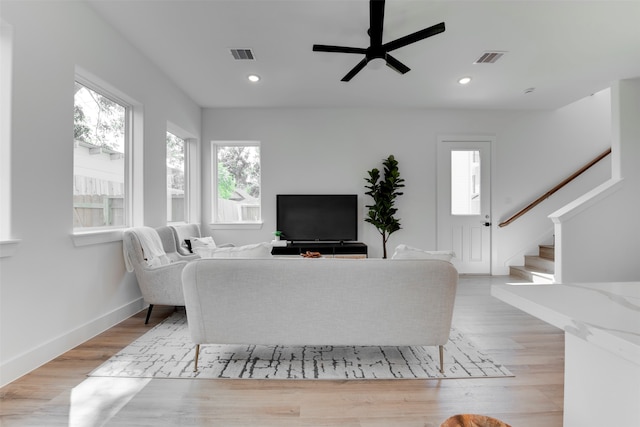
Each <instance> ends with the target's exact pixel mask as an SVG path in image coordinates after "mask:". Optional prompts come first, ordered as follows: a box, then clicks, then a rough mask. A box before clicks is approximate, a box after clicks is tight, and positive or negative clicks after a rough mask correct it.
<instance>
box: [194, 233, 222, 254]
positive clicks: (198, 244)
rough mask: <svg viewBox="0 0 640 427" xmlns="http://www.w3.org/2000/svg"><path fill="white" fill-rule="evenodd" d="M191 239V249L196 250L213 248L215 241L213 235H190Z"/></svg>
mask: <svg viewBox="0 0 640 427" xmlns="http://www.w3.org/2000/svg"><path fill="white" fill-rule="evenodd" d="M189 240H190V241H191V251H192V252H196V249H198V248H212V249H213V248H215V247H216V242H214V241H213V237H211V236H207V237H192V238H191V239H189Z"/></svg>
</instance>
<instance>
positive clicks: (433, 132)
mask: <svg viewBox="0 0 640 427" xmlns="http://www.w3.org/2000/svg"><path fill="white" fill-rule="evenodd" d="M608 95H609V91H605V92H603V93H599V94H596V95H594V96H590V97H588V98H585V99H583V100H581V101H579V102H577V103H575V104H572V105H570V106H567V107H565V108H563V109H560V110H557V111H552V112H517V111H514V112H507V111H464V110H446V111H445V110H420V109H278V108H269V109H207V110H204V113H203V131H202V134H203V138H202V141H203V176H204V177H208V176H209V175H210V171H211V167H210V155H211V153H210V144H209V143H210V141H212V140H258V141H261V142H262V206H263V219H264V226H263V227H262V229H260V230H219V229H214V230H211V229H210V228H208V227H207V226H206V225H205V231H207V232H212V234H213V235H214V236H215V237H216V241H223V242H234V243H236V244H246V243H250V242H256V241H265V240H270V239H271V236H272V235H271V233H272V232H273V231H274V230H275V221H276V219H275V213H276V212H275V195H276V194H278V193H357V194H359V195H360V207H361V212H360V213H361V217H362V218H363V220H362V221H361V223H360V228H359V239H360V240H362V241H364V242H365V243H367V244H368V245H369V254H370V256H373V257H380V256H382V246H381V243H380V237H379V235H378V233H377V231H376V230H375V229H374V228H373V226H371V225H370V224H367V223H365V222H364V214H365V207H364V205H365V204H367V203H369V202H370V200H368V197H367V196H365V195H364V184H365V181H364V177H365V175H366V171H367V170H369V169H371V168H373V167H380V163H381V161H382V159H384V158H386V157H387V156H388V155H389V154H393V155H395V157H396V158H397V159H398V161H399V168H400V173H401V175H402V177H403V178H404V179H405V180H406V188H405V189H404V193H405V194H404V195H403V196H401V197H400V198H398V203H397V205H398V208H399V212H398V217H399V218H401V224H402V227H403V229H402V230H400V231H398V232H397V233H395V234H393V235H392V236H391V239H390V241H389V248H388V249H389V250H390V251H391V252H392V251H393V249H394V248H395V246H397V245H398V244H400V243H406V244H408V245H412V246H417V247H421V248H424V249H435V244H436V205H435V204H436V191H437V186H436V145H437V136H438V135H440V134H447V135H450V134H472V135H482V134H484V135H487V134H488V135H495V137H496V146H495V147H493V157H494V163H493V169H494V170H493V190H494V191H493V194H492V205H493V206H492V210H493V215H492V218H493V219H494V226H493V237H494V248H495V249H494V253H493V259H492V266H493V274H507V273H508V265H509V264H514V262H515V263H517V261H518V257H519V258H520V263H522V261H521V259H522V257H523V255H524V254H525V253H530V252H531V251H534V250H535V244H537V243H539V242H541V241H542V240H545V239H551V238H552V235H553V224H552V223H551V221H550V220H549V219H548V218H547V215H549V214H550V213H551V212H553V211H554V210H556V209H558V208H559V207H561V206H563V205H564V204H566V203H568V202H569V201H570V200H573V199H575V198H576V197H577V196H578V195H581V194H583V193H584V192H586V191H587V190H589V189H591V188H593V187H594V186H596V185H598V184H600V183H602V182H603V181H605V180H606V179H607V178H608V177H609V176H610V161H609V159H608V158H607V159H606V160H605V161H603V162H602V164H600V165H599V166H598V167H596V168H594V169H593V170H591V171H589V172H587V173H586V174H585V175H584V176H583V177H582V178H581V179H580V180H578V181H577V182H575V183H574V184H571V185H570V186H569V187H567V188H566V189H565V190H563V191H562V192H561V193H558V194H557V195H556V196H554V197H553V198H552V199H550V200H548V201H547V202H545V203H544V204H543V205H541V206H540V207H538V208H536V209H535V210H534V211H532V212H531V213H530V214H529V215H527V216H526V217H523V218H522V219H520V220H519V221H517V222H516V223H514V224H512V225H510V226H508V227H505V228H502V229H499V228H498V227H497V224H498V222H500V221H501V220H504V219H506V218H507V217H508V216H510V215H511V214H513V213H515V212H516V211H517V210H518V209H520V208H522V207H524V206H526V205H527V204H528V203H529V202H531V201H532V199H534V198H536V197H537V196H539V195H541V194H543V193H545V192H546V191H547V190H549V189H550V188H551V187H552V186H554V185H555V184H557V183H558V182H559V181H561V180H562V179H564V178H566V177H567V176H568V175H570V174H571V173H573V172H574V171H575V170H576V169H578V168H579V167H581V166H582V165H584V164H585V163H587V162H588V161H590V160H591V159H592V158H594V157H595V156H596V155H598V154H600V153H601V152H602V151H604V150H605V149H606V148H608V147H609V146H610V143H611V137H610V129H611V123H610V122H611V118H610V100H609V96H608ZM203 186H204V191H203V222H205V223H208V221H209V220H210V218H211V212H210V205H211V198H210V194H211V188H210V182H209V180H208V179H207V178H205V179H203Z"/></svg>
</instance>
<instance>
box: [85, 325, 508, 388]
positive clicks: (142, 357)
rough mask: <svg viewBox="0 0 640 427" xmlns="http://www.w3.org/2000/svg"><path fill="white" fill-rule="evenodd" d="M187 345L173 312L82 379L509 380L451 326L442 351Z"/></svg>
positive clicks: (185, 329) (182, 327) (184, 330)
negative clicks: (197, 353) (195, 365)
mask: <svg viewBox="0 0 640 427" xmlns="http://www.w3.org/2000/svg"><path fill="white" fill-rule="evenodd" d="M194 355H195V345H194V344H193V342H192V341H191V338H190V335H189V329H188V326H187V322H186V316H185V314H184V313H183V312H176V313H174V314H172V315H171V316H170V317H168V318H167V319H166V320H164V321H163V322H162V323H160V324H158V325H157V326H155V327H154V328H153V329H151V330H150V331H149V332H147V333H146V334H144V335H143V336H142V337H140V338H139V339H137V340H136V341H134V342H133V343H131V344H130V345H129V346H127V347H125V348H124V349H123V350H122V351H120V352H119V353H117V354H116V355H114V356H113V357H111V358H110V359H109V360H107V361H106V362H105V363H103V364H102V365H101V366H99V367H98V368H97V369H96V370H94V371H93V372H91V373H90V374H89V376H95V377H129V378H224V379H230V378H235V379H240V378H243V379H323V380H345V379H354V380H363V379H416V378H421V379H429V378H431V379H439V378H480V377H481V378H487V377H505V376H513V375H512V374H511V372H509V370H507V369H506V368H505V367H504V366H502V365H500V364H499V363H496V362H495V361H493V360H492V359H491V357H489V356H487V355H486V354H484V353H483V352H482V351H481V350H479V349H477V348H476V347H475V346H474V344H473V343H472V342H470V341H469V340H467V339H466V338H465V337H464V336H463V335H462V334H461V333H460V332H459V331H457V330H455V329H452V331H451V336H450V339H449V342H448V343H447V345H445V351H444V363H445V365H444V366H445V372H444V374H443V373H441V372H440V371H439V370H438V366H439V364H440V363H439V356H438V348H437V347H421V346H411V347H393V346H389V347H378V346H367V347H354V346H341V347H336V346H279V345H278V346H263V345H201V346H200V359H199V363H198V372H193V358H194Z"/></svg>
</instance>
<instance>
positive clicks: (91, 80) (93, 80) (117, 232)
mask: <svg viewBox="0 0 640 427" xmlns="http://www.w3.org/2000/svg"><path fill="white" fill-rule="evenodd" d="M75 82H78V83H80V84H81V85H83V86H85V87H87V88H88V89H91V90H93V91H95V92H97V93H99V94H100V95H101V96H104V97H106V98H108V99H110V100H112V101H114V102H117V103H118V104H120V105H122V106H124V107H125V115H126V120H125V130H124V133H125V149H124V151H125V152H124V156H125V166H124V197H123V210H124V214H123V217H124V224H123V225H119V226H104V227H90V228H89V227H87V228H82V229H80V228H75V227H73V226H72V227H71V228H72V233H71V239H72V241H73V243H74V245H75V246H86V245H93V244H100V243H108V242H115V241H119V240H122V234H123V231H124V230H125V229H127V228H129V227H132V226H133V225H134V224H138V223H142V219H143V210H142V209H143V205H142V194H143V188H144V186H143V176H144V175H143V147H142V145H143V144H142V141H143V135H142V129H143V123H142V120H143V108H142V104H141V103H139V102H137V101H135V100H134V99H133V98H131V97H129V96H127V95H126V94H124V93H123V92H121V91H119V90H118V89H116V88H115V87H114V86H112V85H110V84H108V83H106V82H104V81H103V80H102V79H100V78H99V77H97V76H95V75H93V74H91V73H90V72H88V71H86V70H84V69H81V68H79V67H76V73H75V76H74V84H75ZM72 103H74V104H75V101H74V100H73V98H72ZM72 111H73V109H72ZM71 126H73V119H72V120H71ZM73 154H74V153H73V150H72V153H71V155H72V156H73ZM72 176H75V163H73V170H72ZM135 200H140V202H139V203H136V202H135Z"/></svg>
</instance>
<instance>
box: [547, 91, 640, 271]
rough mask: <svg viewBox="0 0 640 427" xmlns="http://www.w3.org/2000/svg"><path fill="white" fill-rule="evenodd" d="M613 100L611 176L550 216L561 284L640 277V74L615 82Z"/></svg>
mask: <svg viewBox="0 0 640 427" xmlns="http://www.w3.org/2000/svg"><path fill="white" fill-rule="evenodd" d="M612 99H613V102H612V107H613V108H612V110H613V119H614V120H613V147H612V156H613V162H612V163H613V168H612V169H613V170H612V177H611V179H610V180H609V181H607V182H606V183H605V184H603V185H602V186H600V187H599V188H597V189H595V190H594V191H592V192H590V193H589V194H587V195H585V197H583V198H581V199H579V200H577V201H575V202H574V203H572V204H570V205H568V206H566V207H564V208H563V209H560V210H558V211H557V212H554V213H553V214H552V215H551V218H552V220H553V221H554V223H555V229H556V234H557V235H558V236H559V239H558V242H557V247H556V256H557V257H558V265H559V269H558V271H557V274H556V276H557V277H556V280H557V281H558V282H561V283H571V282H599V281H607V282H610V281H639V280H640V263H639V262H638V261H640V221H638V217H639V216H640V215H638V211H639V210H640V190H639V189H640V167H638V165H639V164H640V121H638V117H640V79H633V80H623V81H620V82H617V83H616V84H615V85H614V86H613V90H612Z"/></svg>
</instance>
